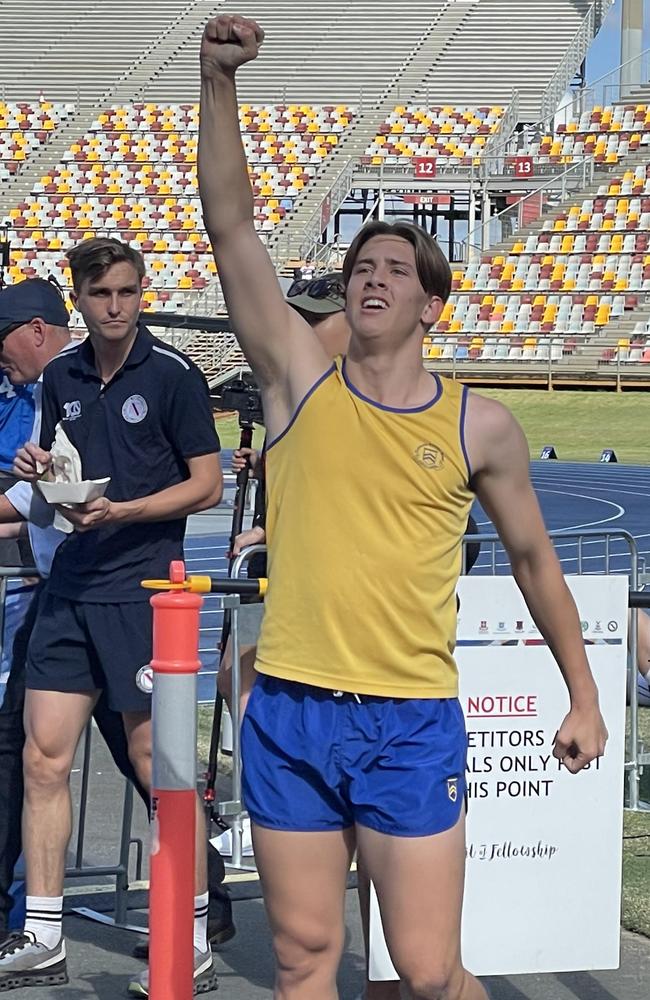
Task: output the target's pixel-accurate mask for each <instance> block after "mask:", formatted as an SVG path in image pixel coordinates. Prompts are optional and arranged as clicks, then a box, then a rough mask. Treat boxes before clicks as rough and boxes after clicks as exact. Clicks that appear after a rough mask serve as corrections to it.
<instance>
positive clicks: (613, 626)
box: [607, 620, 618, 632]
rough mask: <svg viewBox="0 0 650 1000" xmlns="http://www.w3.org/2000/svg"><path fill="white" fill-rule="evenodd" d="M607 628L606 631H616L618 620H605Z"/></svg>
mask: <svg viewBox="0 0 650 1000" xmlns="http://www.w3.org/2000/svg"><path fill="white" fill-rule="evenodd" d="M607 630H608V632H616V631H618V622H615V621H613V620H612V621H611V622H607Z"/></svg>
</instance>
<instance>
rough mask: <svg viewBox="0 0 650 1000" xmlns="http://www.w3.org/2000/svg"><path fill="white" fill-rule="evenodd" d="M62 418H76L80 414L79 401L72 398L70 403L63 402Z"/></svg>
mask: <svg viewBox="0 0 650 1000" xmlns="http://www.w3.org/2000/svg"><path fill="white" fill-rule="evenodd" d="M63 412H64V413H65V417H64V418H63V419H64V420H77V419H78V418H79V417H80V416H81V403H80V402H79V400H78V399H73V400H72V402H71V403H64V404H63Z"/></svg>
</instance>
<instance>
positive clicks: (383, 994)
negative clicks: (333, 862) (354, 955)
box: [357, 851, 402, 1000]
mask: <svg viewBox="0 0 650 1000" xmlns="http://www.w3.org/2000/svg"><path fill="white" fill-rule="evenodd" d="M357 893H358V895H359V913H360V916H361V929H362V931H363V946H364V948H365V953H366V986H365V991H364V994H363V997H364V1000H401V997H402V993H401V990H400V988H399V981H398V980H396V979H391V980H386V981H384V982H372V981H371V980H370V979H368V978H367V970H368V961H369V957H370V879H369V878H368V873H367V871H366V868H365V865H364V863H363V857H362V855H361V852H360V851H357Z"/></svg>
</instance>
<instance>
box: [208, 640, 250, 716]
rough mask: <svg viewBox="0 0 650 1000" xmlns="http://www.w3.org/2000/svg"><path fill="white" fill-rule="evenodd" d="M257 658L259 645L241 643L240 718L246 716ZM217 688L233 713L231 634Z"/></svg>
mask: <svg viewBox="0 0 650 1000" xmlns="http://www.w3.org/2000/svg"><path fill="white" fill-rule="evenodd" d="M256 659H257V646H247V645H245V644H243V643H240V645H239V663H240V674H239V676H240V696H239V719H240V721H241V720H242V719H243V717H244V712H245V711H246V702H247V701H248V697H249V695H250V693H251V691H252V690H253V685H254V683H255V678H256V677H257V671H256V670H255V660H256ZM217 690H218V691H219V694H220V695H221V697H222V698H223V700H224V701H225V703H226V705H227V706H228V711H229V712H230V714H231V715H232V642H231V638H230V636H228V640H227V642H226V648H225V649H224V651H223V657H222V659H221V663H220V664H219V673H218V674H217Z"/></svg>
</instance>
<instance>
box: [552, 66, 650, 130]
mask: <svg viewBox="0 0 650 1000" xmlns="http://www.w3.org/2000/svg"><path fill="white" fill-rule="evenodd" d="M649 81H650V49H644V51H643V52H641V53H639V55H637V56H634V57H633V58H632V59H627V60H626V61H625V62H623V63H620V65H619V66H617V67H616V68H615V69H613V70H610V71H609V72H608V73H604V74H603V75H602V76H599V77H597V78H596V79H595V80H593V81H592V82H591V83H590V84H589V86H588V87H580V88H578V89H577V90H576V91H574V94H573V96H572V98H571V100H570V101H567V102H566V103H565V104H562V105H560V104H559V100H558V102H557V103H556V105H555V106H554V107H550V106H549V107H545V108H544V110H543V112H542V114H541V120H540V122H539V123H538V126H546V127H548V125H549V123H550V122H552V123H554V125H555V127H556V128H557V126H558V125H566V124H568V123H569V122H573V121H576V120H578V119H579V118H580V115H582V114H584V113H585V112H588V111H593V110H594V109H595V108H597V107H606V106H608V105H610V104H612V103H614V102H621V101H625V99H626V97H627V95H628V94H629V92H630V91H631V90H633V89H634V88H635V87H637V86H643V85H647V84H648V82H649ZM562 96H563V95H560V99H561V97H562Z"/></svg>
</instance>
